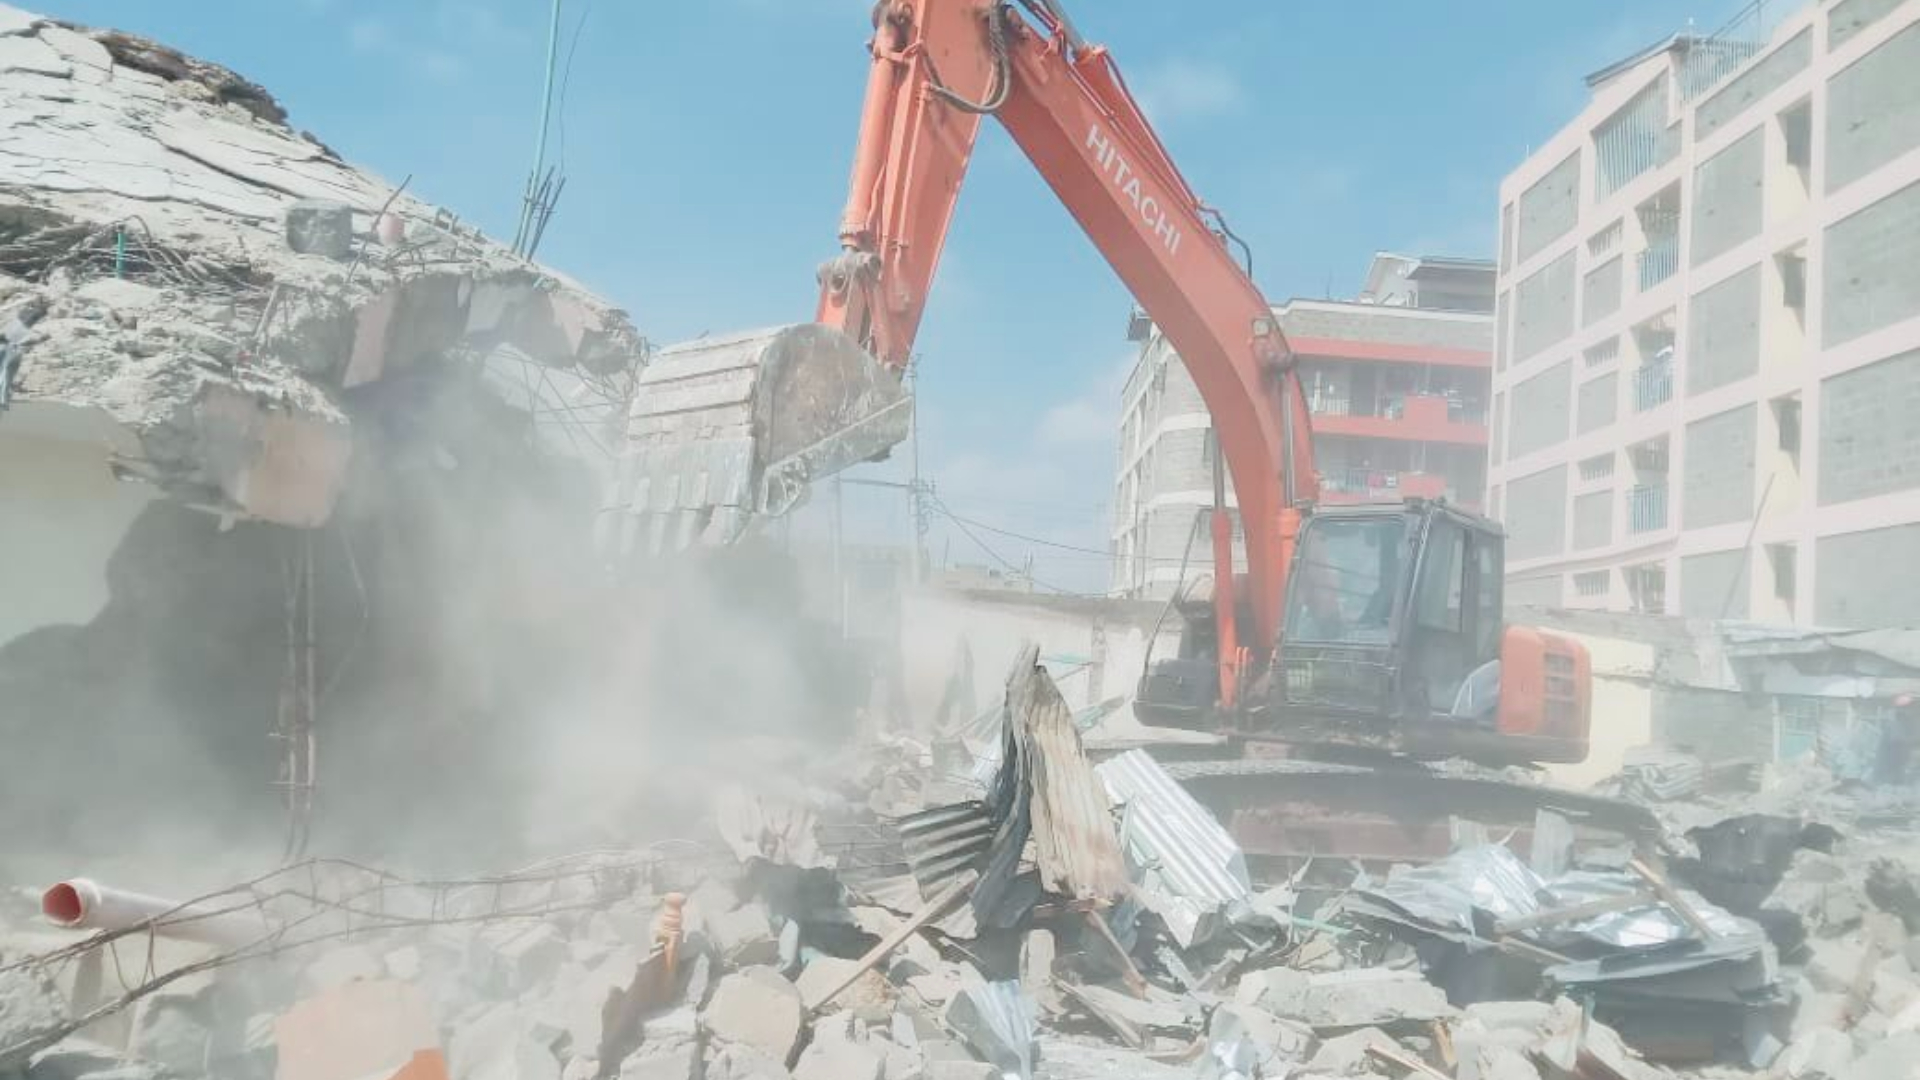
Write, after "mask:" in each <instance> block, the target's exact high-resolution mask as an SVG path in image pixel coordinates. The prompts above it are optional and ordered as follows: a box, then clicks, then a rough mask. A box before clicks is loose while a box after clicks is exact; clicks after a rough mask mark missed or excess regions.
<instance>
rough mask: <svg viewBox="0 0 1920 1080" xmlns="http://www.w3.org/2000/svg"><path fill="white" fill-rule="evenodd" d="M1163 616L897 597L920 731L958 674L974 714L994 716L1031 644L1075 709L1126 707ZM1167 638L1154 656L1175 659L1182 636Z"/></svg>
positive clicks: (1153, 608)
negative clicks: (1120, 701)
mask: <svg viewBox="0 0 1920 1080" xmlns="http://www.w3.org/2000/svg"><path fill="white" fill-rule="evenodd" d="M1160 606H1161V605H1158V604H1151V603H1145V602H1136V601H1111V602H1109V601H1085V600H1079V599H1059V598H1049V597H1044V596H1029V597H1019V596H1005V595H1001V596H996V595H993V594H990V593H972V592H966V591H959V590H947V589H915V590H910V591H908V592H907V593H905V594H904V595H903V596H902V597H901V623H902V625H903V626H905V627H909V628H911V631H910V633H909V634H908V640H907V641H906V642H905V643H903V651H902V666H903V671H904V674H905V682H906V688H907V701H908V705H909V708H910V710H911V715H912V716H913V717H914V722H915V725H916V730H920V731H927V730H930V728H929V727H928V725H929V724H930V723H931V721H932V720H933V718H934V717H935V715H936V713H937V712H938V711H939V709H940V705H941V700H942V698H943V696H944V695H945V693H946V691H947V686H948V683H949V682H950V681H951V680H952V679H953V678H954V677H955V673H956V672H960V673H961V674H962V676H963V677H966V678H968V679H969V680H970V687H971V691H972V701H973V702H974V704H975V706H976V708H977V709H980V710H984V709H988V708H992V707H993V706H994V705H995V704H996V703H998V702H999V701H1000V699H1001V698H1002V697H1003V696H1004V695H1005V691H1006V682H1007V672H1008V670H1009V668H1010V666H1011V665H1012V664H1013V661H1014V660H1015V658H1016V657H1018V656H1019V654H1020V651H1021V649H1022V647H1023V645H1024V644H1026V643H1031V644H1033V645H1036V646H1038V647H1039V649H1040V654H1041V656H1042V658H1043V660H1045V661H1046V662H1047V664H1048V666H1049V667H1050V668H1051V669H1052V671H1053V675H1054V679H1055V682H1056V683H1058V685H1059V687H1060V693H1061V696H1062V697H1064V698H1066V700H1067V704H1068V705H1069V706H1070V707H1072V708H1075V709H1081V708H1085V707H1087V706H1089V705H1093V704H1097V703H1099V702H1101V701H1105V700H1107V699H1109V698H1114V697H1122V698H1126V699H1129V700H1130V699H1131V698H1132V697H1133V692H1134V688H1135V686H1136V685H1137V684H1138V682H1139V679H1140V673H1141V671H1142V670H1143V669H1144V667H1145V664H1146V659H1147V635H1148V634H1149V633H1150V632H1151V629H1152V626H1153V620H1154V619H1155V618H1156V617H1157V615H1158V610H1159V607H1160ZM1170 622H1172V623H1177V622H1178V620H1177V619H1175V620H1170ZM1164 633H1165V635H1166V636H1165V637H1164V638H1163V641H1162V645H1161V647H1160V648H1159V649H1157V650H1155V654H1156V655H1158V656H1169V655H1177V654H1178V651H1179V642H1178V628H1177V627H1174V626H1169V627H1168V628H1166V629H1165V631H1164ZM963 654H964V656H966V657H967V658H968V659H967V660H965V661H963V660H962V659H961V657H962V656H963ZM954 719H958V718H954Z"/></svg>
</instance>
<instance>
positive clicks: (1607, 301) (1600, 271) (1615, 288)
mask: <svg viewBox="0 0 1920 1080" xmlns="http://www.w3.org/2000/svg"><path fill="white" fill-rule="evenodd" d="M1625 267H1626V260H1625V259H1624V258H1622V257H1621V256H1618V255H1616V256H1614V257H1613V258H1611V259H1608V260H1607V261H1606V262H1603V263H1601V264H1600V265H1599V266H1597V267H1595V268H1594V269H1592V270H1589V271H1587V276H1586V279H1585V280H1584V281H1583V282H1582V284H1581V287H1580V325H1581V326H1592V325H1593V324H1594V323H1597V322H1599V321H1600V320H1601V319H1604V318H1606V317H1607V316H1609V315H1611V314H1613V313H1614V312H1616V311H1619V310H1620V295H1621V291H1622V288H1623V283H1624V282H1625V280H1626V276H1625V275H1626V270H1625Z"/></svg>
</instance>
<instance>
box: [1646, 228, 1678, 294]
mask: <svg viewBox="0 0 1920 1080" xmlns="http://www.w3.org/2000/svg"><path fill="white" fill-rule="evenodd" d="M1639 266H1640V291H1641V292H1646V291H1647V290H1648V289H1651V288H1653V287H1654V286H1655V285H1658V284H1660V283H1661V282H1663V281H1665V280H1667V279H1668V278H1670V277H1672V276H1673V275H1675V274H1677V273H1679V272H1680V236H1679V234H1677V233H1676V234H1674V235H1671V236H1653V237H1649V238H1648V239H1647V250H1645V251H1643V252H1641V253H1640V258H1639Z"/></svg>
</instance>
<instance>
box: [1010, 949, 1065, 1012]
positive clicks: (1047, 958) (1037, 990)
mask: <svg viewBox="0 0 1920 1080" xmlns="http://www.w3.org/2000/svg"><path fill="white" fill-rule="evenodd" d="M1057 955H1058V949H1057V947H1056V946H1055V944H1054V940H1053V931H1051V930H1030V931H1028V932H1027V936H1026V939H1025V940H1024V941H1022V942H1021V944H1020V985H1021V987H1022V988H1023V989H1025V990H1026V992H1027V996H1029V997H1031V998H1033V1000H1034V1002H1035V1004H1037V1005H1038V1006H1039V1007H1040V1015H1041V1016H1043V1017H1051V1016H1058V1015H1060V1013H1061V1012H1062V1011H1063V1010H1064V1009H1065V1008H1066V1003H1065V1002H1064V1001H1063V1000H1062V998H1061V996H1060V989H1059V987H1058V986H1057V985H1056V984H1055V983H1054V978H1053V965H1054V958H1055V957H1056V956H1057Z"/></svg>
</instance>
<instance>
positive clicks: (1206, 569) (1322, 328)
mask: <svg viewBox="0 0 1920 1080" xmlns="http://www.w3.org/2000/svg"><path fill="white" fill-rule="evenodd" d="M1493 279H1494V266H1493V263H1492V261H1491V260H1488V261H1479V260H1471V259H1443V258H1411V257H1407V256H1402V255H1391V254H1385V253H1382V254H1379V255H1376V256H1375V257H1374V260H1373V265H1372V267H1371V269H1370V270H1369V272H1368V274H1367V287H1366V290H1365V291H1364V292H1362V293H1361V294H1360V296H1359V297H1358V298H1357V299H1355V300H1351V301H1343V300H1291V301H1288V302H1287V303H1285V304H1282V305H1279V306H1278V307H1276V308H1274V313H1275V314H1276V315H1277V316H1278V317H1279V319H1280V325H1281V328H1282V329H1283V330H1284V331H1285V332H1286V335H1287V340H1288V342H1289V343H1290V344H1291V345H1292V346H1293V349H1294V352H1295V353H1296V354H1298V356H1299V357H1300V377H1301V381H1302V382H1303V383H1304V385H1305V386H1306V390H1307V395H1308V404H1309V405H1310V406H1311V408H1312V410H1313V413H1314V440H1313V441H1314V454H1315V458H1316V459H1317V460H1316V467H1317V468H1318V470H1319V473H1320V484H1321V490H1322V493H1323V495H1322V497H1323V498H1324V499H1326V500H1327V501H1330V502H1359V501H1366V500H1396V499H1400V498H1402V497H1405V496H1408V495H1425V496H1445V497H1447V498H1450V499H1454V500H1456V501H1458V502H1462V503H1465V504H1467V505H1473V506H1477V505H1478V504H1479V502H1480V498H1481V493H1482V492H1483V490H1484V485H1485V478H1486V459H1487V438H1488V436H1487V408H1488V402H1489V400H1490V392H1489V377H1490V375H1491V367H1492V340H1493V314H1492V311H1493ZM1132 336H1133V337H1134V339H1135V340H1136V341H1138V342H1139V343H1140V353H1139V359H1138V360H1137V362H1136V363H1135V364H1134V368H1133V371H1132V373H1131V374H1130V375H1129V376H1128V378H1127V384H1126V389H1125V390H1124V391H1123V392H1122V395H1121V401H1122V410H1121V424H1120V468H1119V476H1118V478H1117V480H1116V481H1115V492H1114V508H1115V510H1114V523H1113V545H1112V546H1113V552H1114V556H1115V558H1114V574H1113V591H1114V592H1115V593H1116V594H1119V595H1125V596H1140V597H1165V596H1168V595H1170V594H1171V593H1172V592H1173V591H1174V589H1175V588H1176V587H1178V584H1179V582H1181V581H1182V580H1185V581H1188V582H1192V581H1196V580H1198V579H1199V578H1201V577H1202V576H1204V575H1206V574H1209V573H1211V572H1212V566H1213V559H1212V548H1211V545H1210V543H1209V542H1208V540H1207V533H1206V530H1205V529H1204V527H1199V528H1197V527H1196V522H1197V521H1199V520H1200V512H1201V511H1203V510H1205V509H1207V508H1209V507H1211V506H1212V505H1213V454H1214V446H1213V440H1212V439H1211V438H1210V436H1211V432H1212V421H1211V418H1210V417H1209V416H1208V415H1207V409H1206V406H1205V404H1203V403H1202V402H1201V400H1200V392H1199V390H1198V389H1197V388H1196V387H1195V386H1194V384H1193V379H1192V377H1191V376H1189V375H1188V374H1187V370H1186V367H1185V366H1184V365H1183V364H1181V363H1180V358H1179V355H1178V354H1176V353H1175V352H1174V351H1173V349H1172V346H1171V345H1169V344H1168V342H1167V341H1166V339H1165V338H1164V337H1162V336H1161V335H1160V333H1159V332H1158V331H1157V330H1156V329H1155V328H1153V327H1152V326H1150V325H1149V324H1147V323H1146V322H1145V321H1144V320H1136V321H1135V323H1134V326H1133V334H1132ZM1228 499H1229V505H1231V502H1232V496H1231V492H1229V496H1228Z"/></svg>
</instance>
